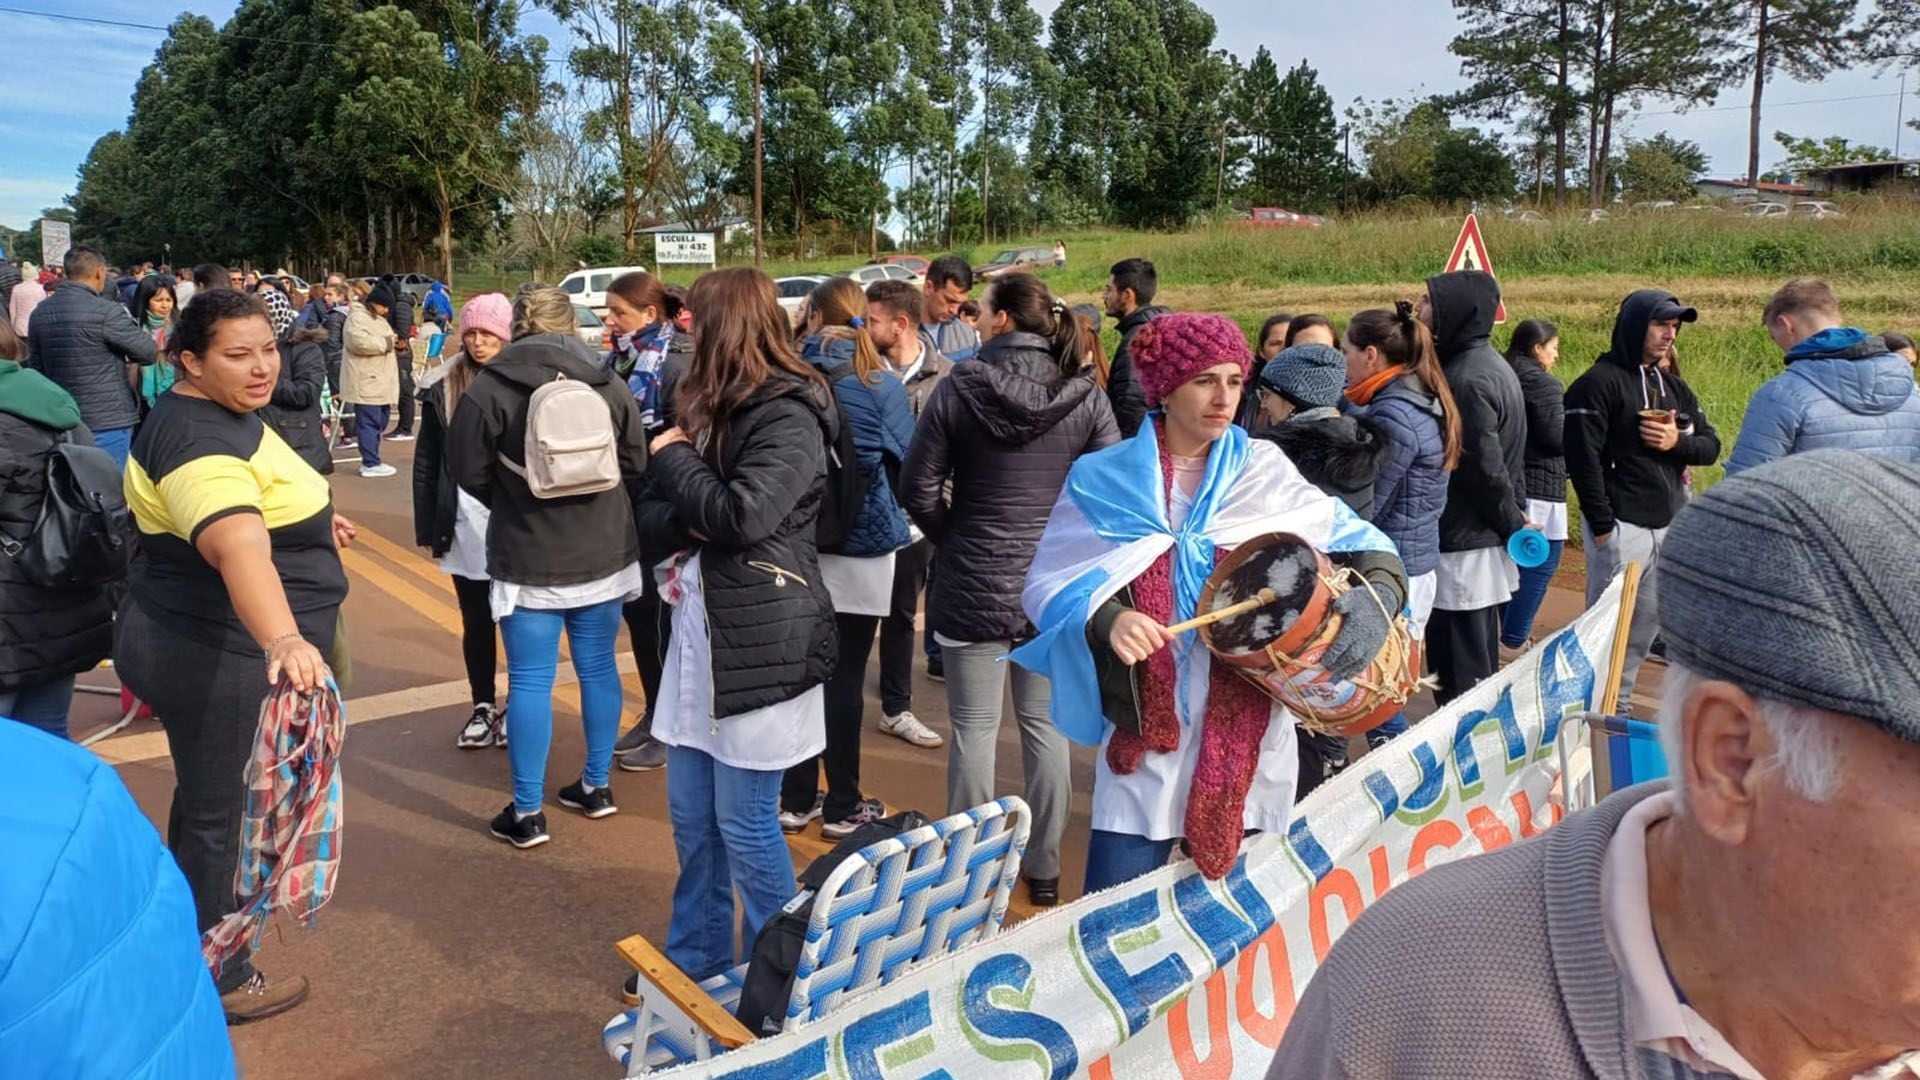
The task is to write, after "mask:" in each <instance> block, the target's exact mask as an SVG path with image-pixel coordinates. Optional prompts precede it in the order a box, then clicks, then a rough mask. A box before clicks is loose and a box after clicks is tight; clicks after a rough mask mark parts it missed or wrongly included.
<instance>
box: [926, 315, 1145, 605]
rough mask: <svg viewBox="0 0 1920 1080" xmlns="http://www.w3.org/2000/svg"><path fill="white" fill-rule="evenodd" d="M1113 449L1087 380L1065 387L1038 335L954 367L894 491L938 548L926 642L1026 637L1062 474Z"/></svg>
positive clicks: (1067, 381) (1105, 415) (1102, 400)
mask: <svg viewBox="0 0 1920 1080" xmlns="http://www.w3.org/2000/svg"><path fill="white" fill-rule="evenodd" d="M1119 440H1120V434H1119V431H1118V430H1117V429H1116V428H1115V426H1114V420H1113V410H1112V407H1111V406H1110V405H1108V403H1107V397H1106V395H1105V394H1102V393H1100V390H1099V387H1098V386H1096V385H1095V384H1094V381H1093V372H1092V371H1091V370H1082V371H1079V372H1077V373H1075V374H1073V375H1071V376H1069V375H1063V374H1062V373H1061V371H1060V362H1059V361H1058V360H1056V359H1054V356H1053V353H1052V352H1051V351H1049V345H1048V342H1047V339H1046V338H1043V337H1040V336H1039V335H1038V334H1027V333H1018V332H1014V333H1006V334H1001V335H1000V336H999V337H996V338H993V339H992V340H990V341H988V342H987V343H986V344H985V345H983V346H981V348H980V354H979V355H978V356H976V357H975V358H974V359H973V360H972V361H969V362H968V363H965V364H956V365H954V368H953V371H952V373H951V374H949V375H948V376H947V377H946V379H944V380H943V381H942V382H941V383H940V385H939V387H938V388H937V389H935V390H934V392H933V398H932V400H930V401H928V402H927V408H926V411H925V412H924V413H923V414H922V415H921V417H920V426H919V428H918V429H917V430H916V431H915V432H914V437H913V445H912V446H911V447H910V448H909V449H908V451H907V461H906V465H905V468H904V470H903V474H902V477H901V484H900V488H901V498H902V501H904V502H905V503H906V507H907V513H908V514H910V515H912V517H913V520H914V522H915V523H916V524H918V525H919V526H920V528H921V530H922V531H923V532H925V533H926V534H927V538H928V539H930V540H932V541H933V542H934V544H935V545H937V547H938V551H937V552H936V554H935V556H934V558H935V560H936V561H937V563H938V569H937V570H936V572H935V574H934V581H933V585H932V586H931V595H930V596H929V597H928V601H927V612H928V618H929V620H930V622H931V624H932V627H933V630H934V632H935V633H938V634H940V635H942V636H944V637H946V638H948V639H949V640H953V641H1017V640H1022V639H1024V638H1026V637H1028V636H1030V635H1031V633H1032V628H1031V626H1030V625H1029V624H1028V622H1027V616H1026V613H1025V612H1024V611H1023V610H1022V609H1021V607H1020V591H1021V588H1022V587H1023V586H1024V585H1025V584H1026V578H1027V565H1028V564H1029V563H1031V562H1032V561H1033V552H1034V549H1035V548H1036V547H1037V546H1038V545H1039V543H1040V534H1041V533H1042V532H1043V531H1045V529H1046V525H1047V516H1048V515H1049V514H1050V513H1052V511H1053V504H1054V500H1055V499H1057V498H1058V497H1059V495H1060V487H1061V485H1062V484H1064V483H1065V482H1066V478H1067V470H1068V469H1069V468H1070V467H1071V466H1072V465H1073V461H1074V459H1075V458H1077V457H1079V456H1080V455H1081V454H1084V453H1087V452H1089V451H1092V450H1098V449H1101V448H1102V447H1105V446H1111V445H1112V444H1114V443H1116V442H1118V441H1119ZM949 481H951V483H952V496H951V499H949V498H948V496H947V494H946V491H947V485H948V482H949Z"/></svg>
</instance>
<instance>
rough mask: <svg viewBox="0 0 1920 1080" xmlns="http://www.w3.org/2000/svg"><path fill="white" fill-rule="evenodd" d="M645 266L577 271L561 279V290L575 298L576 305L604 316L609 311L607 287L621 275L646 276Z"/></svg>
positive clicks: (605, 267) (593, 268)
mask: <svg viewBox="0 0 1920 1080" xmlns="http://www.w3.org/2000/svg"><path fill="white" fill-rule="evenodd" d="M646 272H647V268H646V267H644V266H595V267H590V268H588V269H586V270H575V271H574V272H573V273H571V274H568V275H567V276H566V277H564V278H561V279H560V288H561V289H562V290H563V291H564V292H566V294H567V295H568V296H571V297H572V298H573V302H574V303H576V304H584V305H585V306H587V307H590V308H592V309H593V310H594V313H595V314H596V315H597V314H602V313H604V312H605V311H606V310H607V286H609V285H611V284H613V279H614V278H617V277H619V276H620V275H621V274H633V273H640V274H644V273H646Z"/></svg>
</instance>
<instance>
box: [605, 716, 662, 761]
mask: <svg viewBox="0 0 1920 1080" xmlns="http://www.w3.org/2000/svg"><path fill="white" fill-rule="evenodd" d="M648 730H649V729H648V727H647V718H646V717H645V716H642V717H641V718H640V719H638V720H636V721H634V724H633V726H632V727H630V728H628V729H627V730H626V731H624V732H621V734H620V737H619V738H618V739H615V740H614V741H613V752H614V753H615V754H624V753H626V752H627V751H629V750H632V749H634V748H636V747H638V746H639V745H640V744H641V743H644V742H646V741H647V740H648V739H650V738H652V736H651V735H649V734H648V733H647V732H648Z"/></svg>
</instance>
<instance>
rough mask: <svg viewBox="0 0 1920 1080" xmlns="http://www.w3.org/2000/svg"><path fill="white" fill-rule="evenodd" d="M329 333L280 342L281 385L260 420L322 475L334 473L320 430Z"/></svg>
mask: <svg viewBox="0 0 1920 1080" xmlns="http://www.w3.org/2000/svg"><path fill="white" fill-rule="evenodd" d="M326 340H327V332H326V331H325V330H322V329H319V328H317V327H316V328H314V329H310V330H295V331H294V332H293V333H291V334H289V335H288V336H286V337H284V338H282V339H280V381H279V382H278V383H276V384H274V387H273V400H272V402H271V403H270V404H269V405H268V406H267V407H266V408H264V409H261V410H260V418H261V419H263V420H265V421H266V422H267V426H268V427H270V428H272V429H273V430H274V431H276V432H278V433H279V435H280V437H281V438H282V439H285V440H286V443H287V445H288V446H290V447H292V448H293V452H294V453H296V454H299V455H300V460H302V461H304V462H306V463H307V464H309V465H311V466H313V468H314V471H315V472H318V473H320V474H321V475H323V476H324V475H327V474H329V473H331V472H333V454H332V452H331V451H329V450H328V449H327V437H326V435H325V434H324V433H322V432H321V430H320V394H321V391H322V390H325V389H326V386H327V356H326V353H325V352H324V351H323V350H322V349H321V343H322V342H324V341H326Z"/></svg>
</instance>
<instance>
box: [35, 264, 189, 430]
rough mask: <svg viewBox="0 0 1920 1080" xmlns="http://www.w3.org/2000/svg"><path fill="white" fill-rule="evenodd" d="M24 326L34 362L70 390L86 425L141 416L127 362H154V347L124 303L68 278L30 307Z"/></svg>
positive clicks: (117, 424)
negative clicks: (128, 312)
mask: <svg viewBox="0 0 1920 1080" xmlns="http://www.w3.org/2000/svg"><path fill="white" fill-rule="evenodd" d="M27 330H28V334H27V336H28V337H29V338H31V339H32V340H33V366H34V368H35V369H36V370H38V371H40V372H41V373H42V374H44V375H46V377H47V378H49V379H52V380H53V381H54V382H56V383H59V384H60V385H61V386H63V387H65V388H66V390H67V392H68V393H70V394H72V395H73V400H74V401H75V403H77V404H78V405H79V406H80V416H81V417H82V418H83V419H84V420H85V421H86V423H87V427H88V428H90V429H92V430H94V431H113V430H115V429H117V428H130V427H132V426H133V425H135V424H137V423H139V422H140V397H139V395H138V394H137V393H135V392H134V389H133V386H132V384H130V383H128V382H127V371H126V365H128V364H151V363H153V361H154V358H155V356H156V355H157V354H158V348H157V347H156V346H155V345H154V343H153V335H152V334H149V333H147V332H146V331H145V330H142V329H140V327H139V326H137V325H135V324H134V321H133V316H132V315H129V314H127V309H126V308H125V307H123V306H121V305H120V304H118V303H115V302H114V301H113V300H112V299H111V298H109V297H105V296H102V295H100V294H99V293H97V292H95V291H94V290H93V287H92V286H90V285H86V284H84V283H82V282H78V281H68V282H65V283H63V284H62V285H61V286H60V287H59V288H58V289H55V290H54V292H53V295H52V296H49V297H47V299H46V300H45V301H44V302H43V303H41V304H40V306H38V307H36V308H35V309H34V311H33V316H32V318H31V319H30V320H29V322H28V326H27Z"/></svg>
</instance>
